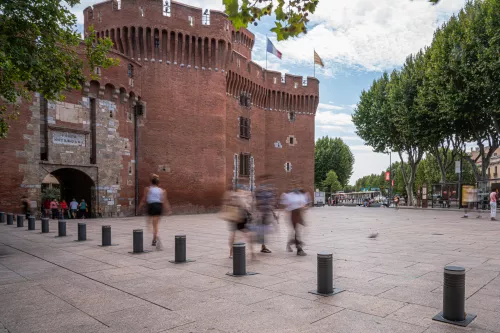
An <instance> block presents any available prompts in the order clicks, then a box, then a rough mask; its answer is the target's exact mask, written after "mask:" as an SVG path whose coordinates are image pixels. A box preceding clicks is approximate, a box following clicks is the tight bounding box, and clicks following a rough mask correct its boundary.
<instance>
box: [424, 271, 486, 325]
mask: <svg viewBox="0 0 500 333" xmlns="http://www.w3.org/2000/svg"><path fill="white" fill-rule="evenodd" d="M476 317H477V316H476V315H475V314H472V313H466V312H465V268H463V267H458V266H446V267H445V268H444V283H443V311H442V312H440V313H438V314H437V315H436V316H434V318H432V320H437V321H440V322H444V323H448V324H453V325H458V326H463V327H465V326H467V325H469V324H470V323H471V322H472V321H473V320H474V319H475V318H476Z"/></svg>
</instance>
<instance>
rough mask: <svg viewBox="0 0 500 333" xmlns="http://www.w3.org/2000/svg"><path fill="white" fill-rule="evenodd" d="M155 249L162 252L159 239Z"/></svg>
mask: <svg viewBox="0 0 500 333" xmlns="http://www.w3.org/2000/svg"><path fill="white" fill-rule="evenodd" d="M156 249H157V250H158V251H162V250H163V244H162V243H161V240H159V239H158V240H157V241H156Z"/></svg>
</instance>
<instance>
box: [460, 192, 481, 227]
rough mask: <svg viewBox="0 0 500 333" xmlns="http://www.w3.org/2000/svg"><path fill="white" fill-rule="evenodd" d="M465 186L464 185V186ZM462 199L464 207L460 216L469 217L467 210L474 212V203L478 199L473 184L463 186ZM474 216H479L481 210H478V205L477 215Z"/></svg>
mask: <svg viewBox="0 0 500 333" xmlns="http://www.w3.org/2000/svg"><path fill="white" fill-rule="evenodd" d="M464 187H465V186H464ZM463 196H464V198H463V201H464V203H465V207H464V216H462V217H463V218H465V219H466V218H468V217H469V214H468V213H469V212H474V204H476V203H477V201H478V198H477V196H478V190H477V188H475V187H474V186H466V187H465V191H464V193H463ZM476 218H478V219H479V218H481V212H480V210H479V205H478V207H477V216H476Z"/></svg>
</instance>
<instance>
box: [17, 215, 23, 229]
mask: <svg viewBox="0 0 500 333" xmlns="http://www.w3.org/2000/svg"><path fill="white" fill-rule="evenodd" d="M17 227H18V228H22V227H24V216H23V215H17Z"/></svg>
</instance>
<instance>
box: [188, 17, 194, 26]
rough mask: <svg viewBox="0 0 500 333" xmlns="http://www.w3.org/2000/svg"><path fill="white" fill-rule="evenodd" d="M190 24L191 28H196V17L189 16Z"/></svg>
mask: <svg viewBox="0 0 500 333" xmlns="http://www.w3.org/2000/svg"><path fill="white" fill-rule="evenodd" d="M188 22H189V25H190V26H194V17H192V16H188Z"/></svg>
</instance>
